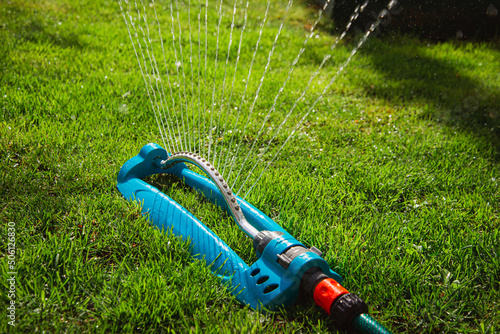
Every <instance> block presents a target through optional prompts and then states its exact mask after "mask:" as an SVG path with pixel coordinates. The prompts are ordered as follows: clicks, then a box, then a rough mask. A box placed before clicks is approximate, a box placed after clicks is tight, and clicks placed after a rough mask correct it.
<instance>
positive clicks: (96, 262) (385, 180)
mask: <svg viewBox="0 0 500 334" xmlns="http://www.w3.org/2000/svg"><path fill="white" fill-rule="evenodd" d="M162 4H163V3H162V2H160V5H162ZM180 5H181V9H182V10H181V17H185V15H186V14H185V11H184V10H183V9H185V8H186V7H185V6H186V4H185V2H181V4H180ZM282 5H283V4H282V3H275V2H273V5H272V9H271V11H270V16H269V24H268V25H267V26H266V29H265V32H264V34H263V37H262V48H263V50H269V49H270V47H271V45H272V42H273V39H274V36H275V33H276V31H277V28H278V26H279V21H280V19H281V17H282V16H283V14H284V10H283V6H282ZM251 6H252V8H251V9H252V10H251V11H250V12H249V17H248V26H247V28H248V34H249V35H248V36H250V38H249V39H248V40H249V42H248V44H244V45H243V49H244V50H245V52H244V54H243V55H242V59H241V63H240V64H241V68H242V69H244V70H247V69H248V66H249V63H250V60H251V55H252V49H251V48H252V46H253V43H254V38H256V37H257V36H258V28H259V24H260V20H261V19H262V15H263V14H262V13H263V11H264V10H265V6H266V4H265V1H255V2H253V3H252V5H251ZM214 7H215V6H214ZM230 7H231V6H230V5H226V7H224V8H225V9H224V10H229V9H230ZM315 14H316V9H315V8H313V7H308V6H307V5H306V3H302V2H299V3H296V4H294V7H293V8H292V11H291V13H290V14H289V17H288V19H287V21H286V24H285V27H284V31H283V34H282V36H281V39H280V43H279V44H278V46H277V48H276V52H275V57H276V59H278V60H279V61H275V62H273V67H272V68H271V72H270V73H271V75H269V77H268V79H267V81H266V82H265V83H264V85H263V87H262V91H261V95H260V98H259V100H258V102H257V106H256V110H257V111H258V112H256V113H255V120H256V121H255V123H254V124H253V125H250V127H249V134H248V138H251V137H252V136H256V133H257V131H258V127H257V125H258V124H259V122H258V121H259V120H262V118H263V115H262V113H263V112H264V111H265V110H266V108H269V107H270V106H271V105H272V103H273V99H274V96H275V94H276V90H277V87H279V85H280V84H281V82H282V81H283V79H284V77H285V76H286V71H287V69H288V66H289V65H290V63H291V61H292V60H293V58H294V57H295V55H296V53H297V51H298V50H299V49H300V46H301V44H302V41H303V39H304V36H305V34H306V30H305V28H307V27H309V26H310V23H311V21H313V20H314V18H315ZM209 15H210V18H211V19H212V20H213V21H215V19H216V17H217V11H216V10H215V9H213V10H211V11H210V12H209ZM169 19H170V14H169V12H168V10H167V11H165V12H162V13H160V20H161V22H162V24H165V25H167V23H168V22H169V21H168V20H169ZM225 20H227V17H226V19H225ZM242 20H243V18H242V15H239V16H238V21H237V27H236V31H239V30H238V29H241V23H242ZM193 22H194V21H193ZM227 23H228V22H226V21H224V24H223V25H222V28H221V29H222V31H221V43H226V45H227V41H228V25H227ZM330 25H331V23H329V22H328V21H322V23H321V24H320V26H319V28H318V32H319V34H318V35H317V38H316V37H315V38H313V39H311V41H310V44H309V46H308V49H307V50H306V51H305V53H304V56H303V57H302V58H301V60H300V61H299V63H298V64H297V66H296V70H295V72H294V76H293V78H292V80H291V82H290V84H289V90H287V91H286V93H285V94H284V95H283V96H282V98H281V100H279V103H280V107H282V109H283V110H287V109H289V107H290V106H291V105H292V104H293V101H295V99H296V98H297V97H298V96H299V95H300V92H301V91H302V89H303V87H304V85H305V83H306V82H307V80H308V78H309V75H310V74H311V73H312V72H313V71H314V70H315V69H316V68H317V66H318V65H319V64H320V62H321V60H322V57H323V56H324V54H325V53H326V52H327V50H328V49H329V47H330V45H331V44H332V43H333V41H334V40H335V38H336V36H333V35H331V34H330V33H329V31H330V30H329V27H330ZM184 28H185V27H184ZM165 29H167V28H165ZM215 38H216V36H215V35H210V36H209V39H210V40H209V42H210V43H212V45H213V43H215ZM358 38H359V36H356V35H353V36H351V37H349V38H348V39H346V40H345V41H342V42H341V43H340V44H339V46H338V47H337V49H336V50H335V52H334V53H333V55H332V61H331V62H330V63H329V64H328V65H326V67H325V70H324V71H322V72H321V73H320V74H319V77H318V79H319V81H323V84H321V83H318V84H315V85H313V86H312V87H311V90H310V93H309V94H308V95H307V96H306V97H307V98H306V99H305V100H304V101H300V103H299V104H298V107H297V108H298V109H297V113H295V114H293V115H292V116H291V118H290V124H295V123H294V122H297V121H298V120H299V119H300V116H301V115H302V114H303V113H304V112H305V111H307V109H308V107H309V106H310V105H311V103H312V101H313V98H314V97H315V96H317V94H318V93H319V92H320V91H321V89H322V87H324V84H325V83H326V81H327V80H328V79H329V78H330V77H331V76H332V75H333V74H334V73H335V72H336V71H337V69H338V67H339V66H340V65H341V64H342V63H343V61H344V60H345V59H346V57H347V56H348V55H349V53H350V52H351V50H352V48H353V47H354V46H355V44H356V41H357V40H358ZM167 52H168V53H169V55H172V51H171V50H167ZM210 52H214V51H213V50H211V51H210ZM221 55H225V51H222V50H221ZM266 57H267V53H265V52H262V53H261V54H259V56H258V57H257V58H256V60H255V64H254V68H255V69H256V70H255V74H254V77H253V81H252V84H251V85H250V86H249V91H251V92H253V91H254V90H255V89H256V87H257V85H258V77H260V75H261V73H262V70H263V68H264V66H265V64H266ZM221 59H223V58H221ZM0 73H1V74H0V108H1V109H0V110H1V111H0V206H1V211H0V221H1V222H2V224H1V230H2V232H1V234H0V235H1V249H2V255H1V260H0V265H1V271H2V277H3V278H2V282H1V284H2V286H1V289H2V293H1V294H0V300H1V301H2V305H5V306H2V310H1V313H0V316H1V318H2V319H1V321H0V332H10V333H14V332H28V331H30V332H43V331H45V332H78V333H80V332H152V331H157V332H190V331H193V332H263V333H264V332H265V333H275V332H305V333H309V332H311V333H312V332H315V333H317V332H319V333H323V332H329V331H333V329H332V328H333V327H332V323H331V321H330V320H328V319H327V316H326V315H324V314H323V313H322V311H321V310H320V309H319V308H318V307H316V306H314V305H311V304H310V303H302V304H300V305H298V306H295V307H292V308H290V309H287V310H282V311H278V312H276V313H266V314H261V313H258V312H255V311H252V310H250V309H248V308H247V307H244V306H241V305H240V304H239V303H238V302H237V301H236V300H235V299H234V298H233V297H232V296H231V294H230V293H229V292H228V291H227V290H226V289H225V287H224V286H223V285H222V284H221V283H220V282H219V281H218V280H217V279H216V278H215V277H214V276H213V275H212V274H211V273H210V272H209V270H208V269H206V268H205V267H204V265H203V263H202V262H200V261H192V259H191V258H190V256H189V244H187V243H183V242H181V241H180V240H179V239H178V238H176V237H175V236H172V235H168V234H165V233H161V232H160V231H157V230H154V229H152V228H150V227H149V225H148V222H147V220H146V219H145V218H144V217H142V216H141V214H140V208H139V207H138V206H137V205H135V204H134V203H130V202H127V201H125V200H124V199H123V198H122V197H121V195H120V194H119V192H118V191H117V190H116V177H117V173H118V171H119V169H120V167H121V166H122V165H123V163H124V162H125V161H127V160H128V159H129V158H131V157H132V156H134V155H136V154H137V152H138V151H139V149H140V148H141V147H142V146H143V145H144V144H146V143H148V142H161V138H160V135H159V131H158V128H157V126H156V122H155V119H154V116H153V113H152V111H151V108H150V103H149V100H148V96H147V93H146V90H145V87H144V82H143V79H142V77H141V76H140V72H139V69H138V65H137V61H136V59H135V55H134V52H133V49H132V47H131V44H130V41H129V39H128V34H127V30H126V28H125V25H124V23H123V18H122V17H121V15H120V9H119V6H118V5H117V3H115V2H113V1H104V0H99V1H97V0H96V1H79V2H74V1H63V0H60V1H36V2H32V1H24V0H18V1H11V2H1V3H0ZM221 74H222V73H221V71H219V72H218V75H219V76H220V75H221ZM213 75H214V74H213V73H211V72H210V73H209V78H211V76H213ZM319 81H318V82H319ZM242 90H243V83H242V82H238V83H237V84H235V91H237V92H241V91H242ZM499 91H500V51H499V47H498V43H494V42H491V43H475V42H468V43H466V42H458V41H449V42H443V43H430V42H428V41H422V40H417V39H414V38H412V37H408V36H385V37H384V38H382V37H378V38H371V39H369V41H368V43H367V44H366V45H365V46H364V47H363V48H362V49H361V50H360V51H359V52H358V54H357V55H356V56H355V57H354V59H353V61H352V62H351V63H350V64H349V65H348V66H347V68H346V71H345V72H344V73H343V74H342V75H341V76H340V77H339V79H338V80H337V81H336V82H335V84H334V85H332V87H331V88H330V89H329V90H328V92H327V94H326V95H325V97H324V99H323V100H322V101H321V102H320V103H319V104H318V105H317V106H316V108H315V111H314V113H311V115H310V116H309V117H308V118H307V120H306V121H304V122H303V124H302V127H301V128H300V130H299V131H298V132H297V133H296V134H295V135H294V136H293V137H292V139H291V140H290V142H289V143H288V144H287V145H286V146H285V148H284V151H283V152H282V154H281V155H280V156H279V157H278V159H277V160H276V161H275V163H274V164H273V166H272V168H270V169H269V170H268V171H267V172H266V173H265V174H264V175H263V177H262V179H261V180H260V181H259V183H257V185H256V186H255V188H254V189H253V190H252V192H250V194H249V196H248V198H247V199H248V200H249V202H251V203H252V204H254V205H255V206H256V207H258V208H259V209H261V210H262V211H263V212H265V213H266V214H268V215H269V216H270V217H272V218H273V219H275V220H276V221H277V222H279V223H280V224H281V225H282V226H283V227H284V228H285V229H287V230H288V231H289V232H290V233H291V234H293V235H294V236H296V237H297V238H298V239H299V240H301V241H302V242H303V243H305V244H306V245H308V246H309V245H311V246H312V245H314V246H317V247H318V248H320V249H321V250H322V251H323V252H324V254H325V255H324V256H325V259H326V260H327V261H328V262H329V263H330V265H331V267H332V268H333V269H335V270H336V271H337V272H339V273H340V274H341V275H342V276H343V277H345V281H344V285H345V286H346V287H347V288H348V289H349V290H350V291H352V292H356V293H357V294H359V295H360V296H361V297H362V298H364V299H365V300H366V301H367V303H368V304H369V306H370V310H371V313H372V315H373V316H374V317H375V318H376V319H377V320H378V321H380V322H381V323H383V324H384V325H386V326H387V327H388V328H390V329H392V330H393V331H394V332H412V333H417V332H418V333H437V332H450V333H455V332H464V333H465V332H481V333H494V332H496V331H498V330H500V304H499V301H500V260H499V258H500V257H499V254H500V246H499V245H500V233H499V225H500V221H499V207H500V190H499V186H498V183H499V181H500V168H499V167H500V166H499V163H500V140H499V139H500V95H499V94H498V92H499ZM239 94H240V93H239ZM248 100H250V98H248ZM245 103H246V104H245V106H248V105H249V103H251V101H250V102H248V101H247V102H245ZM246 111H247V109H245V111H244V112H246ZM280 115H281V116H280ZM282 115H283V114H280V113H276V114H274V115H273V118H272V119H271V120H272V121H278V120H279V119H280V118H282V117H283V116H282ZM285 139H286V137H285V136H281V137H279V138H278V139H277V143H284V141H285ZM150 182H152V183H154V184H156V185H158V186H159V187H161V188H162V189H164V191H165V192H166V193H168V194H169V195H170V196H172V197H173V198H174V199H176V200H178V201H179V202H180V203H181V204H182V205H184V206H185V207H187V208H189V209H190V210H191V211H193V212H194V213H195V214H196V216H197V217H199V218H200V219H201V220H202V221H203V222H205V223H206V224H207V225H208V226H209V227H211V228H212V229H213V230H214V231H216V232H217V233H218V234H219V235H220V236H221V237H222V239H224V240H225V241H226V242H227V243H228V244H229V245H230V246H231V247H232V248H233V249H234V250H235V251H236V252H237V253H238V254H239V255H240V256H241V257H242V258H243V259H245V260H246V261H247V262H248V263H251V262H252V261H253V259H254V256H255V254H254V252H253V250H252V247H251V242H250V241H249V240H248V239H246V238H245V237H244V236H243V234H242V232H240V231H239V230H237V228H236V227H235V226H234V224H233V223H232V222H231V220H230V219H229V218H228V217H227V216H226V215H224V214H222V213H221V212H219V211H218V210H214V209H213V206H211V205H210V204H208V203H206V202H204V201H202V200H201V199H200V198H199V197H198V196H197V195H195V194H193V193H191V192H189V191H187V190H186V189H185V187H183V185H182V182H181V181H179V180H175V179H169V178H165V177H156V178H152V179H151V180H150ZM9 222H10V224H9ZM9 227H11V228H12V227H13V228H14V230H9ZM12 231H15V264H14V265H13V267H12V268H9V261H10V260H9V258H8V257H7V255H8V248H9V238H10V237H12V236H13V234H12ZM9 233H11V234H9ZM12 270H15V271H16V272H17V275H16V284H15V302H16V304H15V307H16V312H15V317H16V318H15V324H16V326H15V327H12V326H10V325H9V324H8V321H10V320H9V319H8V318H7V317H6V315H7V312H8V310H7V307H8V305H9V303H10V298H9V295H8V293H7V292H8V289H9V288H10V285H9V284H10V283H9V281H7V278H9V277H10V276H11V275H10V274H8V272H11V271H12Z"/></svg>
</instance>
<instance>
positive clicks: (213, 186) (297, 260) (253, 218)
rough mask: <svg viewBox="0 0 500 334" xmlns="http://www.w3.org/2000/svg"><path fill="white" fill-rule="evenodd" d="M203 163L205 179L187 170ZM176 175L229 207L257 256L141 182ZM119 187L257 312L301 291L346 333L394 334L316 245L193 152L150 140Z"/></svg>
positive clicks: (295, 297) (129, 165) (126, 166)
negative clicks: (249, 258) (244, 253)
mask: <svg viewBox="0 0 500 334" xmlns="http://www.w3.org/2000/svg"><path fill="white" fill-rule="evenodd" d="M186 164H192V165H195V166H197V167H198V168H200V169H201V170H202V171H203V172H204V173H205V174H206V176H202V175H201V174H198V173H196V172H194V171H192V170H191V169H189V168H188V167H187V165H186ZM161 173H166V174H170V175H174V176H176V177H178V178H179V179H180V180H182V181H183V182H184V183H185V184H186V185H188V186H189V187H191V188H192V189H193V190H195V191H196V192H198V193H200V194H202V195H203V196H204V197H205V198H207V199H208V200H209V201H210V202H212V203H214V204H215V205H217V206H218V207H220V208H221V209H222V210H224V211H226V212H227V213H228V214H229V215H230V216H232V218H233V219H234V221H235V222H236V223H237V225H238V226H239V227H240V228H241V229H242V230H243V231H244V232H245V233H246V234H247V235H248V236H249V237H250V238H252V240H253V247H254V248H255V251H256V254H257V260H256V261H255V262H254V263H253V264H251V265H250V266H249V265H247V264H246V263H245V262H244V261H243V260H242V259H241V258H240V257H239V256H238V255H237V254H236V253H235V252H234V251H233V250H232V249H231V248H230V247H229V246H228V245H227V244H226V243H225V242H224V241H223V240H221V239H220V238H219V237H218V236H217V235H216V234H215V233H214V232H213V231H211V230H210V229H209V228H208V227H207V226H206V225H204V224H203V223H202V222H201V221H200V220H198V219H197V218H196V217H195V216H194V215H193V214H191V213H190V212H189V211H187V210H186V209H185V208H184V207H182V206H181V205H180V204H178V203H177V202H175V201H174V200H173V199H171V198H170V197H168V196H167V195H165V194H164V193H163V192H161V191H160V190H158V189H157V188H155V187H153V186H151V185H150V184H148V183H146V182H145V181H143V180H142V179H144V178H146V177H148V176H151V175H155V174H161ZM118 190H119V191H120V192H121V193H122V195H123V196H124V197H125V198H126V199H128V200H133V201H137V202H139V203H140V204H141V205H142V213H143V215H145V216H146V217H147V218H148V219H149V221H150V223H151V224H152V225H153V226H155V227H157V228H159V229H160V230H163V231H172V233H173V234H175V235H177V236H179V237H181V238H182V239H183V240H185V241H189V242H190V243H191V254H192V255H193V257H195V258H198V259H200V260H202V261H204V262H205V264H206V265H207V266H208V267H209V268H210V270H211V271H212V273H213V274H215V275H217V276H218V277H219V278H220V279H221V280H222V283H223V284H225V285H226V286H227V287H228V289H229V291H230V292H231V293H232V294H233V295H234V296H235V298H236V299H237V300H238V301H239V302H241V303H243V304H246V305H249V306H250V307H251V308H253V309H255V310H259V311H267V310H269V311H272V310H276V309H278V308H283V307H288V306H290V305H293V304H295V303H296V302H297V301H298V300H299V296H304V297H306V298H308V299H313V300H314V301H315V302H316V304H318V305H319V306H320V307H321V308H323V309H324V310H325V311H326V312H327V313H328V315H329V316H330V317H332V319H333V322H334V324H335V326H336V327H337V328H338V329H341V330H349V331H356V332H359V333H390V332H389V331H388V330H387V329H386V328H384V327H383V326H382V325H380V324H379V323H378V322H377V321H375V320H374V319H373V318H372V317H371V316H370V315H369V314H368V306H367V305H366V303H365V302H364V301H363V300H361V298H359V297H358V296H356V295H355V294H353V293H350V292H348V291H347V290H346V289H345V288H344V287H342V286H341V285H340V284H341V283H342V277H341V276H340V275H339V274H337V273H336V272H334V271H333V270H331V269H330V266H329V264H328V263H327V262H326V261H325V260H324V259H323V257H322V253H321V251H320V250H319V249H318V248H316V247H310V248H308V247H306V246H305V245H304V244H302V243H301V242H299V241H298V240H297V239H295V238H294V237H293V236H292V235H291V234H289V233H288V232H287V231H286V230H284V229H283V228H282V227H281V226H279V225H278V224H277V223H275V222H274V221H273V220H272V219H270V218H269V217H267V216H266V215H265V214H264V213H262V212H261V211H259V210H258V209H257V208H255V207H254V206H252V205H251V204H250V203H248V202H246V201H245V200H243V199H242V198H240V197H238V196H236V195H235V194H233V192H232V190H231V189H230V188H229V186H228V184H227V183H226V181H225V180H224V178H223V177H222V175H221V174H220V173H219V172H218V171H217V170H216V169H215V167H214V166H213V165H212V164H211V163H210V162H208V161H207V160H205V159H204V158H203V157H201V156H199V155H198V154H195V153H190V152H179V153H175V154H169V153H168V152H167V151H166V150H165V149H164V148H162V147H161V146H159V145H157V144H147V145H145V146H144V147H143V148H142V149H141V151H140V152H139V154H138V155H137V156H135V157H133V158H132V159H130V160H129V161H127V162H126V163H125V164H124V165H123V166H122V168H121V170H120V173H119V174H118Z"/></svg>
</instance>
